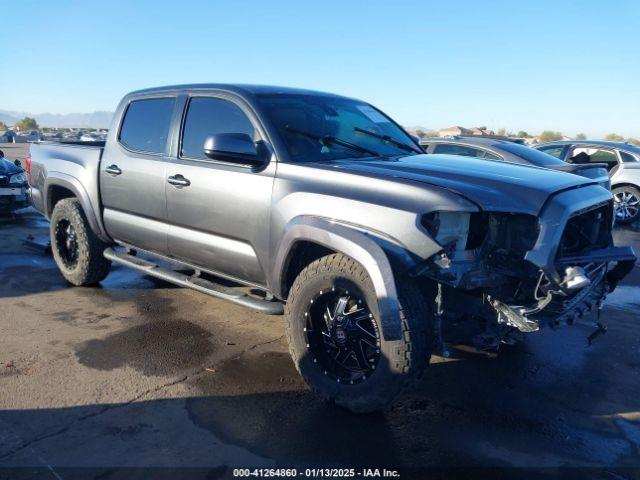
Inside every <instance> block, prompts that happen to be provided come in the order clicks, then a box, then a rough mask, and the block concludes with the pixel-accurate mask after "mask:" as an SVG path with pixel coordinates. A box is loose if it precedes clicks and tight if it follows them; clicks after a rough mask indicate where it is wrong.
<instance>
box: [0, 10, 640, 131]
mask: <svg viewBox="0 0 640 480" xmlns="http://www.w3.org/2000/svg"><path fill="white" fill-rule="evenodd" d="M9 3H10V4H11V5H9ZM3 4H4V5H3ZM0 5H3V6H2V7H1V8H2V10H3V11H5V12H6V11H7V9H8V10H9V11H10V12H11V15H10V16H8V15H6V14H4V15H2V22H1V23H2V25H1V26H0V45H1V47H2V48H1V50H0V68H1V69H2V71H1V72H0V73H1V74H0V109H4V110H18V111H27V112H32V113H43V112H52V113H70V112H91V111H95V110H110V111H112V110H113V109H114V108H115V106H116V104H117V102H118V100H119V99H120V97H121V96H122V95H123V94H124V93H126V92H128V91H131V90H136V89H139V88H144V87H150V86H155V85H163V84H173V83H193V82H241V83H267V84H276V85H286V86H297V87H305V88H313V89H319V90H326V91H331V92H336V93H341V94H345V95H350V96H355V97H359V98H362V99H364V100H367V101H369V102H371V103H373V104H374V105H376V106H378V107H380V108H381V109H383V110H385V111H386V112H387V113H389V114H390V115H391V116H393V117H394V118H395V119H397V120H398V121H399V122H401V123H402V124H404V125H422V126H424V127H427V128H439V127H444V126H449V125H454V124H461V125H465V126H475V125H487V126H489V127H492V128H494V129H497V128H500V127H506V128H508V129H515V130H517V129H525V130H528V131H531V132H537V131H539V130H542V129H554V130H560V131H562V132H564V133H568V134H574V133H576V132H586V133H587V134H589V135H592V136H602V135H604V134H606V133H609V132H618V133H621V134H623V135H626V136H635V137H640V2H639V1H637V0H628V1H624V0H621V1H613V2H611V1H609V2H604V1H589V0H584V1H575V2H569V1H566V2H561V1H530V2H516V1H511V2H498V1H495V2H494V1H477V0H476V1H468V2H467V1H456V2H442V1H440V2H427V1H374V0H369V1H348V0H342V1H335V2H334V1H330V0H325V1H317V2H304V1H277V0H271V1H255V2H254V1H242V0H236V1H231V0H228V1H189V0H183V1H180V2H177V1H175V2H162V1H134V0H131V1H119V0H109V1H106V2H79V1H78V2H69V1H62V0H60V1H56V2H40V1H30V0H23V1H20V2H6V4H5V2H1V3H0Z"/></svg>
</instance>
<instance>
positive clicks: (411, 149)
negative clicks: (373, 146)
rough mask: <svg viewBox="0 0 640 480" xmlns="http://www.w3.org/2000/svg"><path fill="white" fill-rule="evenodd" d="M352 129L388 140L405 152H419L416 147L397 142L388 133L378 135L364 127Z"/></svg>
mask: <svg viewBox="0 0 640 480" xmlns="http://www.w3.org/2000/svg"><path fill="white" fill-rule="evenodd" d="M353 129H354V130H355V131H356V132H360V133H364V134H365V135H369V136H371V137H373V138H377V139H378V140H382V141H384V142H388V143H390V144H392V145H395V146H396V147H398V148H399V149H401V150H404V151H405V152H413V153H420V152H419V151H418V150H417V149H415V148H414V147H412V146H411V145H407V144H406V143H402V142H399V141H398V140H396V139H394V138H391V137H390V136H389V135H380V134H378V133H375V132H372V131H370V130H365V129H364V128H360V127H353Z"/></svg>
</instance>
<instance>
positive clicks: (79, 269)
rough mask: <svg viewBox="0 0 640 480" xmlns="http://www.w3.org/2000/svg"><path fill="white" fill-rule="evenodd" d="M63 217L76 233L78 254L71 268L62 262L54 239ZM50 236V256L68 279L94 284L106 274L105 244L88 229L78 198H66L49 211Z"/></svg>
mask: <svg viewBox="0 0 640 480" xmlns="http://www.w3.org/2000/svg"><path fill="white" fill-rule="evenodd" d="M63 220H64V221H66V222H69V223H70V224H71V225H72V226H73V228H74V229H75V233H76V238H77V240H76V241H77V245H78V247H77V248H78V258H77V262H76V263H75V265H74V266H73V268H69V267H67V266H66V265H65V263H64V261H63V260H62V258H61V256H60V250H59V246H58V245H57V241H56V226H57V225H58V224H59V223H60V222H61V221H63ZM50 236H51V251H52V252H53V258H54V259H55V261H56V264H57V265H58V268H59V269H60V272H61V273H62V275H63V276H64V278H66V279H67V281H68V282H69V283H71V284H73V285H76V286H84V285H93V284H95V283H98V282H100V281H101V280H104V278H105V277H106V276H107V275H108V274H109V270H110V269H111V261H109V260H107V259H106V258H104V256H103V252H104V249H105V248H106V247H107V246H108V245H107V244H106V243H104V242H103V241H102V240H100V239H99V238H98V237H97V236H96V234H95V233H93V230H91V227H90V226H89V222H88V221H87V217H86V215H85V213H84V211H83V210H82V206H81V205H80V202H79V201H78V199H76V198H65V199H62V200H60V201H59V202H58V203H56V205H55V207H54V209H53V213H52V214H51V226H50Z"/></svg>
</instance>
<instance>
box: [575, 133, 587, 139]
mask: <svg viewBox="0 0 640 480" xmlns="http://www.w3.org/2000/svg"><path fill="white" fill-rule="evenodd" d="M586 139H587V136H586V135H585V134H584V133H579V134H577V135H576V140H586Z"/></svg>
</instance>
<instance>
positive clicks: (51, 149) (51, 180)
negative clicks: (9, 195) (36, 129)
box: [29, 141, 104, 218]
mask: <svg viewBox="0 0 640 480" xmlns="http://www.w3.org/2000/svg"><path fill="white" fill-rule="evenodd" d="M103 149H104V142H76V141H63V142H49V141H47V142H36V143H32V144H31V148H30V154H31V168H30V170H29V184H30V186H31V202H32V204H33V206H34V208H35V209H36V210H38V211H39V212H41V213H42V214H44V215H45V216H46V217H47V218H49V216H50V214H51V211H50V208H49V205H50V204H51V202H50V196H51V195H62V194H64V191H63V189H66V190H68V191H71V192H72V193H73V194H74V195H75V196H77V197H78V198H79V200H80V201H81V202H82V203H83V204H88V205H90V206H91V207H92V211H94V212H99V211H100V196H99V188H98V174H99V169H100V159H101V158H102V152H103Z"/></svg>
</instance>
